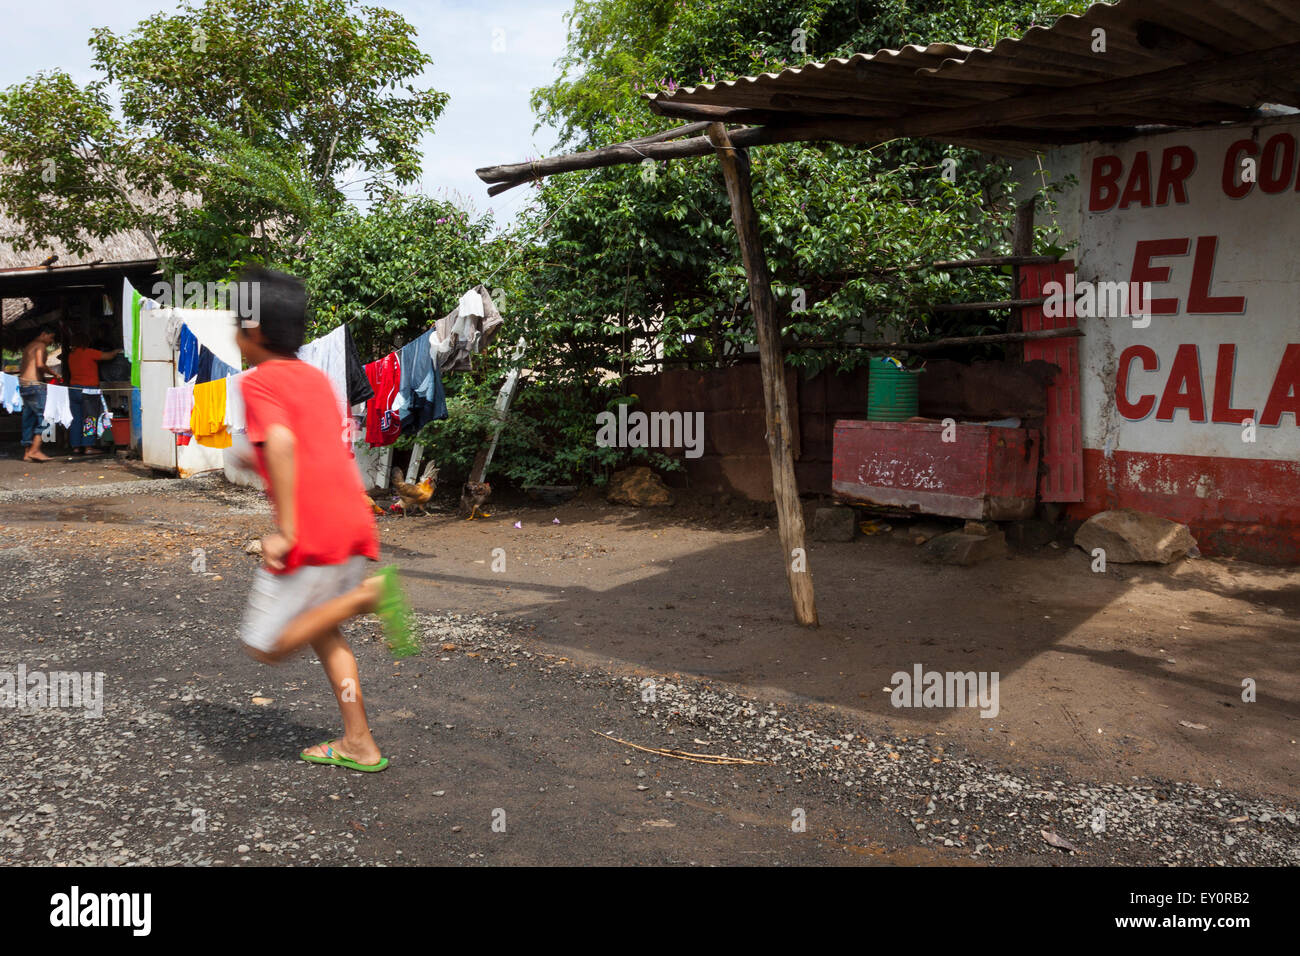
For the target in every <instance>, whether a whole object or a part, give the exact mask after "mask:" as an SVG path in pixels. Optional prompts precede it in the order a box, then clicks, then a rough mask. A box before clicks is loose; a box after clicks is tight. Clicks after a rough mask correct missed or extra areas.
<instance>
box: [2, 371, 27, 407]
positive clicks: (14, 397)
mask: <svg viewBox="0 0 1300 956" xmlns="http://www.w3.org/2000/svg"><path fill="white" fill-rule="evenodd" d="M0 409H3V410H4V411H6V412H21V411H22V410H23V397H22V396H21V395H20V394H18V376H17V375H10V374H9V373H8V372H0Z"/></svg>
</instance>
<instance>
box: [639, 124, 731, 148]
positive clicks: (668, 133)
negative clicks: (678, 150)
mask: <svg viewBox="0 0 1300 956" xmlns="http://www.w3.org/2000/svg"><path fill="white" fill-rule="evenodd" d="M708 128H709V123H708V121H705V122H701V123H687V124H686V125H685V126H678V127H676V128H674V129H666V130H664V131H663V132H662V133H651V134H650V135H649V136H642V137H641V138H640V139H630V140H628V141H627V142H626V143H619V144H617V145H619V146H644V145H646V144H647V143H666V142H668V141H669V140H672V139H681V138H683V137H685V136H694V135H695V134H696V133H703V132H704V131H705V130H706V129H708Z"/></svg>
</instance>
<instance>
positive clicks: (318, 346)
mask: <svg viewBox="0 0 1300 956" xmlns="http://www.w3.org/2000/svg"><path fill="white" fill-rule="evenodd" d="M347 335H348V332H347V328H346V326H342V325H340V326H339V327H338V328H336V329H334V330H333V331H331V332H329V333H327V334H325V335H323V336H321V337H320V338H318V339H316V340H315V341H312V342H308V343H307V344H306V345H304V346H303V347H302V348H300V349H299V350H298V358H299V359H301V360H302V361H304V362H306V363H307V364H308V365H311V366H313V367H315V368H318V369H320V370H321V371H322V372H324V373H325V377H326V378H327V379H329V382H330V385H331V386H333V388H334V394H335V395H336V396H337V398H338V407H339V420H340V421H342V420H343V419H345V418H347V416H348V408H347V395H348V367H347Z"/></svg>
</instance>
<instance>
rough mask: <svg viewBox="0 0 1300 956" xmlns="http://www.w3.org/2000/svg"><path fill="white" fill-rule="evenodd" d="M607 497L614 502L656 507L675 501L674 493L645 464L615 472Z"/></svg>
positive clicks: (638, 506)
mask: <svg viewBox="0 0 1300 956" xmlns="http://www.w3.org/2000/svg"><path fill="white" fill-rule="evenodd" d="M605 497H606V498H608V499H609V500H610V501H612V502H614V504H618V505H633V506H635V507H637V508H654V507H659V506H661V505H670V504H672V503H673V493H672V492H671V491H669V490H668V486H667V485H665V484H664V483H663V479H661V478H660V477H659V476H658V475H656V474H655V473H654V472H653V471H651V470H650V469H649V468H647V467H646V466H645V465H638V466H637V467H635V468H628V469H626V470H625V471H619V472H615V473H614V475H613V476H612V477H611V478H610V479H609V490H608V491H607V492H606V493H605Z"/></svg>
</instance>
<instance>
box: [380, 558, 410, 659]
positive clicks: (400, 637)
mask: <svg viewBox="0 0 1300 956" xmlns="http://www.w3.org/2000/svg"><path fill="white" fill-rule="evenodd" d="M379 577H380V578H381V579H382V581H383V592H382V594H381V595H380V598H379V606H378V607H377V608H375V614H376V615H377V616H378V618H379V621H380V623H381V624H382V625H383V627H384V642H385V643H386V644H387V645H388V650H389V651H391V652H392V655H393V657H395V658H402V657H410V656H411V655H412V654H418V653H420V641H419V636H418V634H417V631H416V628H415V622H414V619H413V615H412V613H411V605H410V603H409V602H408V601H407V600H406V595H405V594H404V593H403V592H402V585H401V584H400V583H399V582H398V580H397V568H395V567H393V566H392V565H391V564H390V565H388V566H387V567H384V568H380V569H379Z"/></svg>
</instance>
